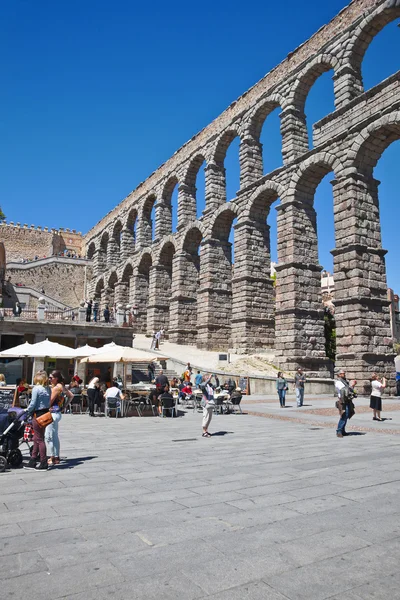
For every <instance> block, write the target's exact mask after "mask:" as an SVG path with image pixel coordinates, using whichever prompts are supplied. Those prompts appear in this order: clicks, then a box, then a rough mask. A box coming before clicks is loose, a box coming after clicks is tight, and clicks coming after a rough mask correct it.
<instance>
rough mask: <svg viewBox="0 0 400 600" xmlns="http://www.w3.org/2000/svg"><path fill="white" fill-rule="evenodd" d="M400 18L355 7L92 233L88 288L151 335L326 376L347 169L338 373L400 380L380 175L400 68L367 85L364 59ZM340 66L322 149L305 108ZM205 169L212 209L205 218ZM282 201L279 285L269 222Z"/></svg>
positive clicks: (388, 0) (395, 123) (394, 0)
mask: <svg viewBox="0 0 400 600" xmlns="http://www.w3.org/2000/svg"><path fill="white" fill-rule="evenodd" d="M399 16H400V0H384V1H381V0H354V1H353V2H352V3H351V4H350V5H349V6H348V7H346V8H345V9H343V10H342V11H341V12H340V13H339V14H338V15H337V16H336V17H335V18H334V19H333V20H332V21H331V22H330V23H329V24H328V25H326V26H325V27H323V28H322V29H320V30H319V31H318V32H317V33H316V34H315V35H314V36H313V37H312V38H310V39H309V40H308V41H307V42H306V43H304V44H303V45H302V46H300V47H299V48H298V49H297V50H295V51H294V52H293V53H291V54H290V55H289V56H288V57H287V58H286V59H285V60H284V61H283V62H282V63H281V64H280V65H278V66H277V67H276V68H275V69H273V70H272V71H271V72H270V73H268V74H267V75H266V76H265V77H264V78H263V79H262V80H261V81H259V82H258V83H257V84H256V85H255V86H254V87H252V88H251V89H250V90H248V91H247V92H246V93H245V94H243V95H242V96H241V97H240V98H239V99H238V100H237V101H235V102H233V103H232V104H231V105H230V106H229V107H228V108H227V109H226V110H225V111H224V112H223V113H222V114H221V115H220V116H219V117H218V118H217V119H216V120H214V121H213V122H212V123H211V124H210V125H209V126H207V127H206V128H205V129H203V130H202V131H201V132H200V133H199V134H197V135H196V136H195V137H194V138H192V139H191V140H190V141H189V142H188V143H186V144H185V145H184V146H183V147H182V148H180V149H179V150H178V151H177V152H176V153H175V154H174V155H173V156H172V157H171V158H170V159H169V160H168V161H167V162H166V163H164V164H163V165H162V166H161V167H160V168H159V169H157V171H155V172H154V173H153V174H152V175H151V176H150V177H149V178H148V179H147V180H146V181H145V182H143V183H141V184H140V185H139V186H138V187H137V189H135V190H134V191H133V192H132V193H131V194H130V195H129V196H128V197H127V198H125V199H124V200H123V201H122V202H121V203H120V204H119V205H118V206H117V207H116V208H115V209H114V210H112V211H111V212H110V213H109V214H108V215H106V216H105V217H104V218H103V219H102V220H101V221H100V222H99V223H98V224H97V225H96V226H95V227H94V228H93V229H91V230H90V231H89V232H88V234H87V235H86V237H85V243H86V250H87V253H88V257H89V258H92V259H93V270H94V277H93V279H92V281H91V282H90V284H89V289H88V293H89V294H90V295H92V296H94V297H97V298H98V299H100V301H101V303H102V304H103V305H104V304H106V303H113V302H116V303H125V304H126V303H128V302H129V303H131V304H134V305H136V306H137V307H138V326H139V327H140V329H141V331H147V332H151V331H153V330H156V329H159V328H161V327H162V326H163V327H165V328H166V329H167V330H168V332H169V337H170V339H171V340H172V341H175V342H180V343H185V342H186V343H187V342H188V341H191V342H192V343H193V341H196V343H197V345H198V346H199V347H206V348H209V349H210V348H221V347H224V346H225V347H231V348H235V349H243V350H245V351H246V350H248V351H254V350H256V349H258V348H262V347H275V351H276V356H277V361H279V364H281V366H282V367H284V368H285V369H288V370H293V369H295V368H296V367H297V366H298V365H301V366H303V367H304V368H305V369H306V370H307V371H311V372H313V373H315V374H317V375H319V376H321V377H323V376H326V375H328V372H329V361H328V359H327V358H326V355H325V347H324V344H325V339H324V322H323V310H322V307H321V299H320V273H321V266H320V265H319V264H318V252H317V230H316V214H315V210H314V206H313V203H314V202H313V201H314V194H315V190H316V188H317V186H318V184H319V183H320V181H321V179H322V178H323V177H324V176H325V175H326V174H328V173H330V172H331V171H333V173H334V180H333V181H332V186H333V197H334V225H335V248H334V249H333V250H332V254H333V256H334V275H335V288H336V294H335V295H336V301H335V305H336V323H337V363H338V364H340V365H341V366H344V367H345V368H346V370H347V373H348V375H349V376H350V377H355V378H356V379H358V380H359V381H363V382H365V381H366V380H367V378H368V376H369V374H370V373H371V371H373V370H375V369H379V371H380V373H382V374H385V373H386V374H388V375H389V374H390V376H391V377H393V349H392V340H391V335H390V323H389V308H388V302H387V293H386V291H387V283H386V271H385V258H384V257H385V251H384V250H383V249H382V244H381V228H380V218H379V199H378V185H379V182H378V181H376V180H375V179H374V168H375V166H376V164H377V162H378V160H379V158H380V157H381V155H382V153H383V152H384V150H385V149H386V148H387V147H388V146H389V145H390V144H391V143H392V142H393V141H395V140H398V139H399V138H400V72H397V73H395V74H394V75H392V76H391V77H389V78H388V79H386V80H384V81H382V82H381V83H380V84H379V85H377V86H375V87H374V88H372V89H370V90H368V91H364V88H363V81H362V76H361V65H362V61H363V57H364V54H365V52H366V50H367V48H368V46H369V44H370V43H371V41H372V39H373V38H374V36H375V35H376V34H377V33H378V32H379V31H380V30H381V29H383V28H384V27H385V25H387V24H388V23H389V22H391V21H393V20H395V19H396V18H398V17H399ZM329 70H333V73H334V76H333V81H334V94H335V111H334V112H332V113H331V114H329V115H328V116H326V117H325V118H324V119H322V120H321V121H319V122H318V123H316V124H315V125H314V128H313V140H312V142H313V148H312V149H311V150H310V149H309V141H310V140H309V139H308V133H307V123H306V117H305V111H304V107H305V102H306V99H307V95H308V93H309V91H310V89H311V87H312V86H313V84H314V82H315V81H316V79H318V77H319V76H320V75H321V74H322V73H324V72H326V71H329ZM277 107H279V109H280V111H281V112H280V119H281V135H282V156H283V166H282V167H281V168H279V169H276V170H275V171H273V172H271V173H269V174H267V175H263V148H262V145H261V143H260V133H261V128H262V126H263V123H264V121H265V120H266V119H267V118H268V115H269V114H270V113H271V112H272V111H273V110H275V109H276V108H277ZM236 137H238V138H239V139H240V150H239V160H240V189H239V191H238V192H237V194H236V197H235V198H227V197H226V185H225V183H226V182H225V168H224V160H225V156H226V152H227V149H228V147H229V145H230V144H231V142H232V141H233V140H234V139H235V138H236ZM204 161H205V163H206V167H205V181H206V183H205V200H206V205H205V210H204V211H203V213H202V215H201V216H200V217H197V216H196V215H197V208H196V177H197V173H198V171H199V168H200V166H201V165H202V164H203V163H204ZM176 186H178V215H177V230H176V232H175V233H172V206H171V197H172V193H173V191H174V189H175V187H176ZM277 199H279V200H280V204H279V206H278V218H277V228H278V267H277V271H278V273H277V285H276V289H274V288H273V285H272V282H271V280H270V277H269V275H270V273H269V265H270V241H269V228H268V225H267V223H266V218H267V216H268V213H269V210H270V207H271V204H272V203H273V202H275V201H276V200H277ZM227 200H229V201H228V202H227ZM153 208H155V226H154V224H153V223H152V214H154V213H152V211H153ZM234 220H235V222H236V224H235V225H234V241H235V260H234V266H232V260H231V244H230V243H229V235H230V232H231V227H232V224H233V221H234Z"/></svg>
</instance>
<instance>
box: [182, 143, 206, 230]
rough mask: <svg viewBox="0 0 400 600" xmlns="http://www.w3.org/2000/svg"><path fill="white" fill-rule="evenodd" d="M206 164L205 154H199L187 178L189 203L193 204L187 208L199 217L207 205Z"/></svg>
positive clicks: (191, 165) (192, 163)
mask: <svg viewBox="0 0 400 600" xmlns="http://www.w3.org/2000/svg"><path fill="white" fill-rule="evenodd" d="M206 165H207V163H206V161H205V158H204V156H203V155H202V154H199V155H198V156H196V157H195V158H194V159H193V160H192V162H191V164H190V167H189V169H188V172H187V174H186V179H185V183H186V185H187V194H188V203H189V205H191V206H188V209H187V210H188V211H189V212H190V213H192V214H196V218H198V219H199V218H200V217H201V216H202V214H203V211H204V209H205V207H206V174H205V168H206ZM193 209H194V210H193Z"/></svg>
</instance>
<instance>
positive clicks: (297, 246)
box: [276, 158, 335, 374]
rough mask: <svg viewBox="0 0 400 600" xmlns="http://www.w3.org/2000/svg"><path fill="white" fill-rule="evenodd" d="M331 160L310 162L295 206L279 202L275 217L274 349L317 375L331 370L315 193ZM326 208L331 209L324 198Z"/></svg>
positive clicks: (297, 185)
mask: <svg viewBox="0 0 400 600" xmlns="http://www.w3.org/2000/svg"><path fill="white" fill-rule="evenodd" d="M333 160H334V159H333V158H332V163H331V164H329V162H328V161H326V162H325V161H318V162H316V163H314V164H313V163H312V164H310V165H309V166H308V167H307V168H306V170H305V171H303V172H302V173H301V175H300V176H299V178H298V179H297V180H295V182H294V184H295V188H294V196H293V200H294V201H295V206H287V205H286V204H285V203H282V204H281V206H280V207H279V216H278V268H277V280H278V284H277V287H276V332H277V335H276V348H277V349H278V351H279V353H280V354H283V355H285V353H286V355H288V356H291V357H292V358H291V360H293V363H292V365H293V368H294V369H295V368H297V367H296V364H297V366H299V365H300V366H302V367H303V368H304V369H305V370H310V371H318V372H320V373H321V374H325V373H326V374H328V371H331V363H330V361H329V359H328V358H327V356H326V339H325V322H324V307H323V304H322V298H321V266H320V263H319V256H318V234H317V213H316V206H315V198H316V190H317V188H318V186H319V185H320V183H321V181H322V180H323V179H324V178H325V176H326V175H328V173H330V172H331V171H332V164H333ZM331 179H335V177H334V176H333V177H332V176H331ZM324 212H328V213H329V212H331V214H332V211H329V209H327V206H326V198H324ZM287 265H290V267H289V266H287Z"/></svg>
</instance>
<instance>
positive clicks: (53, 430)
mask: <svg viewBox="0 0 400 600" xmlns="http://www.w3.org/2000/svg"><path fill="white" fill-rule="evenodd" d="M51 416H52V417H53V422H52V423H50V425H47V427H46V430H45V434H44V439H45V442H46V446H47V455H48V456H54V457H57V458H60V438H59V437H58V424H59V422H60V421H61V413H60V412H56V413H51Z"/></svg>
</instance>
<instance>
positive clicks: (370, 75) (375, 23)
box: [350, 6, 400, 97]
mask: <svg viewBox="0 0 400 600" xmlns="http://www.w3.org/2000/svg"><path fill="white" fill-rule="evenodd" d="M399 17H400V6H396V7H392V8H386V9H384V10H383V11H381V12H380V13H379V14H377V15H376V16H375V17H373V18H371V19H369V21H368V23H367V24H366V26H365V27H364V28H363V29H362V31H361V32H360V34H359V35H358V37H357V38H356V39H355V40H354V43H353V45H352V47H351V48H350V64H351V66H352V68H353V73H354V77H355V84H354V89H353V94H352V95H353V96H354V97H356V96H357V95H359V94H360V93H362V92H363V90H364V85H363V76H364V82H365V89H369V88H370V87H372V86H374V85H376V84H377V83H379V82H380V81H382V80H383V79H385V78H386V77H388V76H389V75H391V74H392V73H395V72H396V71H397V70H398V68H399V66H398V65H399V59H398V56H399V52H398V48H399V35H400V34H399V30H398V29H396V24H393V25H392V22H393V21H395V20H396V19H398V18H399ZM386 26H388V27H386ZM384 28H385V32H383V33H382V35H380V32H382V30H383V29H384ZM374 38H376V43H373V41H374ZM364 57H365V61H364Z"/></svg>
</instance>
